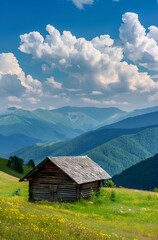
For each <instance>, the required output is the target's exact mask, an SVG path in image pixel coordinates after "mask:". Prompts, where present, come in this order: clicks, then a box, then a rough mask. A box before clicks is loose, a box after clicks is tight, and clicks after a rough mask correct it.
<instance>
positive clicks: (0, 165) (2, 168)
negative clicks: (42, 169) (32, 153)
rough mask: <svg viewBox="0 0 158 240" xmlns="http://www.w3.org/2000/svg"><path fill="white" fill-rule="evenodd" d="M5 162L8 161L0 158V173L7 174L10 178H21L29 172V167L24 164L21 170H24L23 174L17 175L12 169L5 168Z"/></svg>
mask: <svg viewBox="0 0 158 240" xmlns="http://www.w3.org/2000/svg"><path fill="white" fill-rule="evenodd" d="M7 162H8V159H4V158H0V171H2V172H4V173H6V174H9V175H11V176H14V177H17V178H21V177H22V176H24V175H25V174H26V173H27V172H29V171H30V170H31V167H30V166H28V165H26V164H24V166H23V168H24V173H22V174H21V173H18V172H16V171H14V170H13V169H11V168H9V167H7Z"/></svg>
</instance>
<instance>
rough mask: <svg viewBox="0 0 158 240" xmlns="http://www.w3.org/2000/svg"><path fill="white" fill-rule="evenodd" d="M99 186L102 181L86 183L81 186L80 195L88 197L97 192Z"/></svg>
mask: <svg viewBox="0 0 158 240" xmlns="http://www.w3.org/2000/svg"><path fill="white" fill-rule="evenodd" d="M99 188H100V181H97V182H91V183H84V184H82V185H81V186H80V197H81V198H88V197H90V196H91V195H92V194H93V192H97V191H98V190H99Z"/></svg>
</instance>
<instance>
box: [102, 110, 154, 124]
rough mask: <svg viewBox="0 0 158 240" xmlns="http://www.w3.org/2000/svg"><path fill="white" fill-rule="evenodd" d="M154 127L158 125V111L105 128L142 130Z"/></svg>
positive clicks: (128, 118)
mask: <svg viewBox="0 0 158 240" xmlns="http://www.w3.org/2000/svg"><path fill="white" fill-rule="evenodd" d="M154 125H158V111H157V112H150V113H146V114H142V115H138V116H133V117H127V118H126V119H124V120H121V121H118V122H116V123H113V124H110V125H108V126H105V127H103V128H141V127H147V126H148V127H149V126H154Z"/></svg>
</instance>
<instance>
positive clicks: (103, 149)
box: [86, 127, 158, 176]
mask: <svg viewBox="0 0 158 240" xmlns="http://www.w3.org/2000/svg"><path fill="white" fill-rule="evenodd" d="M157 152H158V127H156V128H148V129H145V130H143V131H141V132H138V133H136V134H133V135H128V136H121V137H118V138H116V139H113V140H111V141H109V142H107V143H105V144H103V145H101V146H99V147H97V148H95V149H92V150H91V151H89V152H87V153H86V154H88V156H89V157H91V158H92V159H93V160H94V161H96V162H97V163H98V164H99V165H100V166H101V167H103V168H104V169H106V170H107V172H108V173H109V174H110V175H112V176H113V175H114V174H117V173H120V172H122V171H123V170H124V169H126V168H128V167H130V166H132V165H134V164H135V163H138V162H140V161H142V160H144V159H146V158H148V157H151V156H153V155H154V154H156V153H157Z"/></svg>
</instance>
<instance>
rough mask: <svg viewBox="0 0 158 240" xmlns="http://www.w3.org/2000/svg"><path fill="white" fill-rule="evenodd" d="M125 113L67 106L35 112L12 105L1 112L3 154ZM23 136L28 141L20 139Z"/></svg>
mask: <svg viewBox="0 0 158 240" xmlns="http://www.w3.org/2000/svg"><path fill="white" fill-rule="evenodd" d="M124 114H125V112H124V111H121V110H120V109H117V108H95V107H94V108H93V107H92V108H77V107H64V108H60V109H55V110H43V109H37V110H34V111H27V110H23V109H16V108H10V109H7V110H6V111H4V112H3V113H1V114H0V138H1V140H2V142H3V147H2V148H0V153H2V154H3V153H6V152H11V151H13V150H17V149H19V148H21V147H25V146H28V145H31V144H33V143H35V142H50V141H53V142H57V141H61V140H62V141H63V140H67V139H72V138H74V137H76V136H78V135H80V134H81V133H83V132H86V131H89V130H92V129H96V128H97V127H99V126H103V125H105V124H107V123H112V122H114V121H116V120H118V119H119V118H120V117H122V116H123V115H124ZM6 138H7V141H6ZM21 138H23V139H26V141H21V140H19V139H21ZM13 139H16V143H15V142H14V144H13V145H12V142H13Z"/></svg>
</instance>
